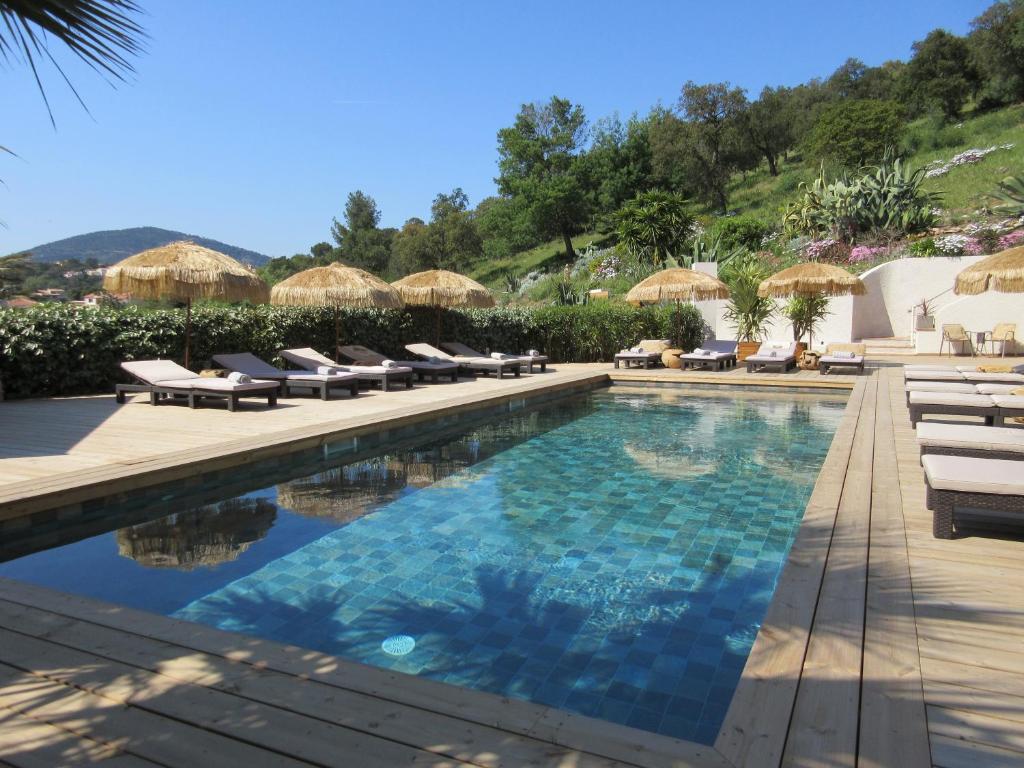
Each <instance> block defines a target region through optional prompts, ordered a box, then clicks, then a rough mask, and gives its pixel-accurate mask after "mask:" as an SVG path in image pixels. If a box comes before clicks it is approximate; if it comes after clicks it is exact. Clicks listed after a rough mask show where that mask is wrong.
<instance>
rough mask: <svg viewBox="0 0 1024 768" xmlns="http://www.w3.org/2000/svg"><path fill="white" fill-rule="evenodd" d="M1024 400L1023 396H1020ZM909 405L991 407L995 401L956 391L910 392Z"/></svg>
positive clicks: (988, 397) (985, 396)
mask: <svg viewBox="0 0 1024 768" xmlns="http://www.w3.org/2000/svg"><path fill="white" fill-rule="evenodd" d="M1020 400H1021V401H1022V402H1024V397H1022V398H1020ZM910 404H911V405H956V406H962V407H967V408H992V407H993V406H994V405H995V402H994V400H993V398H992V397H990V396H989V395H967V394H962V395H961V394H958V393H956V392H911V393H910Z"/></svg>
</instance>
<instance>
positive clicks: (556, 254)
mask: <svg viewBox="0 0 1024 768" xmlns="http://www.w3.org/2000/svg"><path fill="white" fill-rule="evenodd" d="M1006 144H1013V145H1014V146H1013V148H1012V149H1000V150H998V151H997V152H994V153H992V154H991V155H990V156H988V157H986V158H985V159H983V160H982V161H981V162H979V163H976V164H973V165H962V166H958V167H955V168H952V169H950V171H949V172H948V173H947V174H945V175H944V176H939V177H936V178H932V179H928V180H927V181H926V182H925V185H924V187H925V189H926V190H928V191H929V192H936V193H939V194H940V195H941V207H942V209H943V216H942V218H943V223H944V224H955V223H960V222H962V221H963V220H964V219H969V218H970V217H971V215H972V214H974V213H975V211H978V210H979V209H982V208H984V207H985V206H986V204H987V203H988V196H989V195H990V194H991V193H992V191H993V190H994V189H995V188H996V185H997V184H998V183H999V181H1000V180H1002V179H1003V178H1005V177H1006V176H1007V175H1010V174H1019V173H1021V171H1022V169H1024V105H1020V104H1018V105H1016V106H1011V107H1006V108H1004V109H998V110H993V111H991V112H986V113H982V114H967V115H965V116H964V118H963V120H962V121H961V122H960V123H957V124H955V125H937V124H936V123H934V122H933V121H932V120H930V119H927V118H924V119H920V120H916V121H914V122H912V123H910V124H909V125H908V126H907V132H906V136H905V139H904V146H903V151H904V153H905V155H906V157H907V159H908V161H909V163H910V166H911V168H920V167H923V166H926V165H928V164H930V163H937V162H939V161H941V162H947V161H949V160H950V159H951V158H952V157H953V156H954V155H957V154H958V153H960V152H963V151H964V150H967V149H973V148H978V149H985V148H988V147H992V146H1000V145H1006ZM819 170H820V166H819V165H818V164H817V163H816V162H814V161H806V160H803V159H801V158H800V157H799V156H797V155H793V156H791V157H790V158H789V159H788V160H786V161H784V162H782V163H780V165H779V175H778V176H774V177H773V176H771V175H769V173H768V169H767V167H765V166H762V167H761V168H759V169H758V170H756V171H753V172H750V173H746V174H736V175H735V177H734V178H733V180H732V183H731V184H730V187H729V207H730V209H731V211H732V212H734V213H737V214H742V215H749V216H753V217H755V218H758V219H760V220H762V221H764V222H765V223H767V224H768V225H770V226H772V227H778V228H781V226H782V212H783V209H784V208H785V207H786V205H787V204H788V203H790V202H793V201H795V200H797V199H798V198H799V196H800V188H799V185H800V182H804V181H806V182H810V181H812V180H813V179H814V178H815V177H816V176H817V175H818V172H819ZM826 173H827V174H828V173H829V171H828V170H827V169H826ZM833 175H834V174H833ZM693 212H694V213H695V214H696V215H698V216H699V217H700V219H701V220H702V221H704V222H705V223H710V221H712V220H713V219H714V218H715V215H714V214H713V213H712V212H711V211H709V210H708V209H706V208H704V207H702V206H695V207H694V210H693ZM608 240H609V236H607V235H605V236H602V235H600V234H599V233H597V232H588V233H584V234H582V235H579V236H578V237H575V238H573V245H574V246H575V247H576V248H581V247H583V246H585V245H587V244H588V243H591V242H593V243H595V244H596V245H608V244H610V243H608ZM565 263H566V259H565V254H564V247H563V245H562V241H561V239H560V238H559V239H555V240H551V241H550V242H547V243H543V244H541V245H538V246H536V247H535V248H531V249H530V250H528V251H523V252H521V253H517V254H515V255H514V256H512V257H510V258H508V259H503V260H501V261H492V262H482V263H478V264H474V265H472V266H471V267H470V268H469V269H468V270H467V272H468V274H469V275H470V276H472V277H474V278H475V279H477V280H480V281H481V282H483V283H484V284H486V285H488V286H489V287H491V288H493V289H496V290H503V289H504V287H505V279H504V278H505V275H507V274H511V275H516V276H518V277H523V276H525V275H526V274H527V273H529V272H531V271H533V270H537V269H539V270H542V271H546V272H548V273H553V272H557V271H558V270H560V269H561V268H562V267H563V266H564V265H565Z"/></svg>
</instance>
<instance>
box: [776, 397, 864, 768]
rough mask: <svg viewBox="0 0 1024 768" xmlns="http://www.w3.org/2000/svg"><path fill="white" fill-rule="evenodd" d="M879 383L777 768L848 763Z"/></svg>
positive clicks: (854, 452)
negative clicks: (784, 745) (781, 757)
mask: <svg viewBox="0 0 1024 768" xmlns="http://www.w3.org/2000/svg"><path fill="white" fill-rule="evenodd" d="M877 394H878V379H877V377H872V379H870V380H869V381H868V384H867V386H866V388H865V392H864V405H863V409H862V412H863V413H865V414H866V417H865V416H862V417H861V418H860V419H858V421H857V431H856V434H855V435H854V438H853V447H852V449H851V452H850V464H849V466H848V467H847V470H846V480H845V483H844V485H843V495H842V498H841V499H840V502H839V513H838V515H837V517H836V526H835V532H834V534H833V536H832V546H831V547H830V548H829V551H828V560H827V561H826V563H825V576H824V579H823V581H822V585H821V594H820V595H819V597H818V606H817V609H816V612H815V616H814V624H813V626H812V629H811V636H810V640H809V642H808V645H807V656H806V658H805V659H804V666H803V670H802V673H801V676H800V686H799V689H798V691H797V698H796V704H795V706H794V708H793V718H792V721H791V724H790V729H789V734H788V736H787V739H786V749H785V752H784V753H783V760H782V764H783V765H784V766H796V765H799V766H837V765H838V766H854V765H856V761H857V723H858V712H859V709H860V682H861V665H862V655H863V648H864V612H865V600H866V582H867V554H868V541H869V527H870V511H871V472H872V464H873V448H874V434H875V420H874V408H875V404H876V400H877Z"/></svg>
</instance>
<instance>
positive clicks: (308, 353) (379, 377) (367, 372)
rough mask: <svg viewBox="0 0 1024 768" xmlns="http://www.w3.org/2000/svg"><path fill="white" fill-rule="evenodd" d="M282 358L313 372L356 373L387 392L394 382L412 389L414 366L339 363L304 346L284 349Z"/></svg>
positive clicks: (280, 353) (363, 379) (281, 353)
mask: <svg viewBox="0 0 1024 768" xmlns="http://www.w3.org/2000/svg"><path fill="white" fill-rule="evenodd" d="M278 354H279V355H281V358H282V359H284V360H287V361H288V362H289V363H293V364H295V365H297V366H299V367H300V368H303V369H305V370H307V371H309V372H311V373H324V374H332V373H354V374H355V375H356V376H358V377H359V380H360V381H366V382H369V383H370V384H380V388H381V391H383V392H387V391H388V390H389V389H390V388H391V385H392V384H395V383H399V384H405V388H406V389H412V379H413V372H412V368H409V367H406V366H401V365H394V366H391V367H387V366H384V365H339V364H338V363H336V362H334V361H333V360H331V358H329V357H327V356H326V355H321V354H320V353H319V352H317V351H316V350H315V349H312V348H310V347H302V348H299V349H282V350H281V351H280V352H279V353H278Z"/></svg>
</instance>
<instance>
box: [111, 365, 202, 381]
mask: <svg viewBox="0 0 1024 768" xmlns="http://www.w3.org/2000/svg"><path fill="white" fill-rule="evenodd" d="M121 367H122V368H124V369H125V370H126V371H128V373H130V374H131V375H132V376H135V377H136V378H138V379H141V380H142V381H144V382H146V383H147V384H157V383H158V382H162V381H169V380H174V381H176V382H182V381H187V380H188V379H198V378H199V374H198V373H192V371H190V370H189V369H188V368H182V367H181V366H180V365H178V364H177V363H176V362H174V361H173V360H129V361H128V362H124V363H121Z"/></svg>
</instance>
